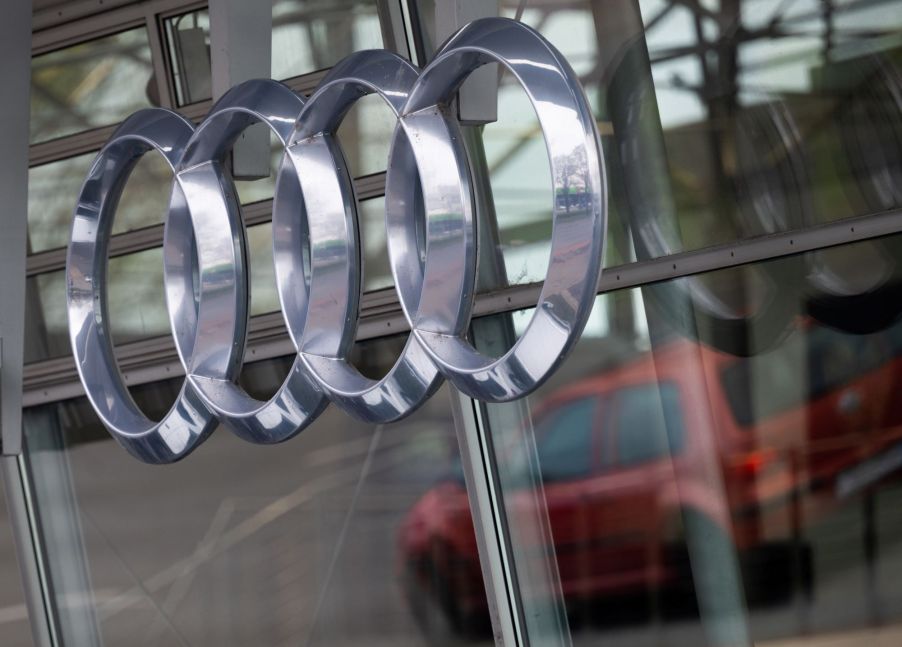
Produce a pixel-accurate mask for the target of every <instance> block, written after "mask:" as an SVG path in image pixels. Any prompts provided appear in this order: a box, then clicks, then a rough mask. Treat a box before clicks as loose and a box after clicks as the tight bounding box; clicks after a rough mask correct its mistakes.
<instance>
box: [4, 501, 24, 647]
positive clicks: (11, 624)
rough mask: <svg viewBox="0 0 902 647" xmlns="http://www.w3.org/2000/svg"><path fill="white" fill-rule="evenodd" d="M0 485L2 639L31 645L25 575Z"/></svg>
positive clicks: (11, 643)
mask: <svg viewBox="0 0 902 647" xmlns="http://www.w3.org/2000/svg"><path fill="white" fill-rule="evenodd" d="M2 490H3V487H2V485H0V609H2V610H3V615H2V617H0V618H2V619H0V626H2V631H3V640H4V641H5V642H7V643H8V644H10V645H31V644H32V636H31V624H30V623H29V621H28V609H27V608H26V606H25V600H24V596H23V592H22V579H21V577H20V576H19V567H18V564H17V563H16V546H15V544H14V543H13V529H12V525H11V523H10V518H9V514H8V510H7V506H6V497H5V496H3V491H2Z"/></svg>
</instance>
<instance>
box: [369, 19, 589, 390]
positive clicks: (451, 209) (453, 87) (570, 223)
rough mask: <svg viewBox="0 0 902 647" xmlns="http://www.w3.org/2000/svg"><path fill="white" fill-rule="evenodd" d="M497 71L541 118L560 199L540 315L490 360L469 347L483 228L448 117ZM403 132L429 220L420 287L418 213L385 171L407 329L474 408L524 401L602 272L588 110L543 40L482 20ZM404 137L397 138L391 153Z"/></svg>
mask: <svg viewBox="0 0 902 647" xmlns="http://www.w3.org/2000/svg"><path fill="white" fill-rule="evenodd" d="M494 62H497V63H500V64H502V65H504V66H505V67H506V68H507V69H508V70H510V71H511V73H513V75H514V76H515V77H516V78H517V80H518V81H519V82H520V84H521V85H522V86H523V88H524V90H525V91H526V94H527V95H528V97H529V100H530V101H531V103H532V105H533V108H534V109H535V111H536V114H537V116H538V119H539V124H540V126H541V128H542V131H543V134H544V137H545V143H546V146H547V149H548V157H549V162H550V166H551V172H552V181H553V187H554V196H555V199H554V204H553V205H552V209H551V215H552V234H551V258H550V261H549V266H548V273H547V275H546V278H545V283H544V285H543V287H542V292H541V294H540V296H539V301H538V304H537V307H536V310H535V312H534V314H533V315H532V318H531V319H530V321H529V323H528V324H527V326H526V329H525V331H524V332H523V335H522V336H521V337H520V339H518V340H517V341H516V342H515V343H514V345H513V347H512V348H511V349H510V350H509V351H508V352H507V353H505V354H504V355H503V356H502V357H500V358H498V359H494V358H489V357H486V356H484V355H482V354H481V353H480V352H479V351H477V350H476V349H475V348H474V347H473V346H472V345H471V344H470V343H469V342H468V341H467V340H466V339H465V335H466V332H467V328H468V326H469V320H470V313H471V310H472V301H473V292H474V281H475V276H476V226H475V218H474V212H473V211H474V208H473V197H472V190H471V187H470V184H471V183H470V177H469V165H468V162H467V155H466V150H465V149H464V147H463V141H462V137H461V136H460V132H459V125H458V123H457V120H456V119H454V118H453V117H452V116H451V111H450V110H449V103H450V102H451V100H452V99H453V97H454V94H455V92H456V91H457V88H458V87H459V86H460V84H461V83H463V81H464V80H465V79H466V78H467V76H468V75H469V74H470V73H471V72H473V70H475V69H476V68H478V67H480V66H482V65H485V64H486V63H494ZM400 122H401V126H402V128H403V135H406V138H407V141H408V142H409V143H410V146H411V148H412V149H413V155H414V157H415V159H416V164H417V167H418V168H419V171H420V182H421V187H422V191H423V203H424V206H425V218H426V222H425V232H426V250H427V253H426V256H425V259H424V261H423V279H422V281H421V282H419V281H417V280H413V281H412V280H411V278H410V276H409V275H407V274H406V273H407V268H409V267H412V266H416V259H415V258H413V257H412V256H413V250H412V249H411V245H410V244H409V237H410V235H411V232H414V231H416V230H417V225H418V223H417V222H416V218H417V214H416V212H415V211H414V210H412V209H410V208H406V209H399V208H398V206H399V205H401V204H403V198H400V197H399V194H401V193H403V191H404V186H403V185H404V181H405V179H404V178H403V177H401V176H400V174H399V172H398V169H396V168H393V167H389V170H388V179H387V180H386V212H387V213H386V220H387V223H388V227H389V231H388V241H389V255H390V258H391V261H392V271H393V273H394V276H395V285H396V286H397V289H398V294H399V297H400V299H401V305H402V307H403V309H404V313H405V315H406V316H407V320H408V322H409V323H410V326H411V330H412V331H413V334H414V335H416V337H417V339H418V340H419V341H420V342H421V343H422V344H423V346H424V347H425V348H426V350H427V352H428V353H429V356H430V357H431V358H432V360H433V362H435V364H436V365H437V366H438V369H439V371H441V373H442V375H443V376H444V377H445V378H446V379H447V380H448V381H449V382H451V383H452V384H454V386H456V387H457V388H458V389H460V390H461V391H463V392H464V393H466V394H467V395H469V396H470V397H473V398H477V399H479V400H482V401H484V402H505V401H509V400H513V399H516V398H520V397H523V396H525V395H528V394H529V393H531V392H532V391H534V390H535V389H536V388H538V387H539V386H540V385H541V384H542V383H543V382H544V381H545V379H547V378H548V376H549V375H550V374H551V373H552V372H553V371H554V370H555V369H556V368H557V367H558V366H559V365H560V363H561V362H562V361H563V359H564V358H565V357H566V355H567V353H568V352H569V351H570V350H571V349H572V347H573V345H574V344H575V343H576V341H577V339H578V337H579V334H580V333H581V332H582V330H583V327H584V326H585V323H586V320H587V319H588V317H589V313H590V312H591V309H592V305H593V303H594V296H595V292H596V289H597V285H598V278H599V275H600V273H601V263H602V256H603V252H604V243H605V234H606V229H607V187H606V185H605V175H604V163H603V159H602V151H601V143H600V139H599V136H598V130H597V127H596V124H595V117H594V116H593V114H592V110H591V108H590V106H589V102H588V99H587V98H586V95H585V93H584V92H583V89H582V87H581V86H580V84H579V82H578V81H577V80H576V75H575V73H574V72H573V70H572V69H571V68H570V65H569V64H568V63H567V61H566V60H565V59H564V57H563V55H562V54H560V52H558V51H557V50H555V49H554V47H552V46H551V45H550V44H549V43H548V42H547V41H546V40H545V39H544V38H542V37H541V36H540V35H539V34H538V33H536V32H535V31H533V30H532V29H530V28H529V27H527V26H525V25H523V24H522V23H518V22H514V21H510V20H502V19H488V20H479V21H476V22H473V23H470V24H469V25H467V26H466V27H464V28H463V29H461V30H460V31H458V32H457V33H456V34H455V35H454V36H453V37H452V38H451V39H450V40H448V42H447V43H446V44H445V45H444V47H443V48H442V50H441V51H440V52H439V53H438V54H437V56H436V57H435V59H434V60H433V61H432V62H431V63H430V64H429V66H428V67H427V68H426V69H425V70H423V73H422V74H421V75H420V78H419V79H417V82H416V83H415V84H414V87H413V89H412V90H411V92H410V98H409V99H408V101H407V105H406V106H405V107H404V110H403V114H402V116H401V120H400ZM401 136H402V133H401V132H400V131H399V130H396V131H395V144H394V145H393V147H394V148H397V147H398V145H399V144H398V142H397V140H398V138H399V137H401ZM571 195H574V196H576V197H575V199H571ZM571 203H574V204H572V206H573V209H571Z"/></svg>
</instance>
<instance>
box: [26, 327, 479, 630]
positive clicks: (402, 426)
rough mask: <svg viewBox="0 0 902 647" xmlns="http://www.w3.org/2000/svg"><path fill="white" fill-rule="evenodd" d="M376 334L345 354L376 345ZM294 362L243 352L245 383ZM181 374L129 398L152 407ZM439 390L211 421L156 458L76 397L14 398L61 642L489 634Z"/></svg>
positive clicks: (164, 400) (260, 387) (161, 407)
mask: <svg viewBox="0 0 902 647" xmlns="http://www.w3.org/2000/svg"><path fill="white" fill-rule="evenodd" d="M386 341H390V342H391V343H392V344H393V345H394V340H379V341H373V342H367V343H365V344H362V345H361V346H362V347H361V349H360V353H361V354H362V355H363V356H366V357H369V358H371V359H373V358H378V357H382V354H381V353H379V352H378V349H379V347H380V346H382V345H383V344H384V343H385V342H386ZM401 341H402V342H403V339H402V340H401ZM291 360H292V358H290V357H289V358H281V359H278V360H271V361H266V362H260V363H256V364H251V365H248V366H247V370H246V371H245V374H244V375H243V382H244V384H245V385H247V386H249V387H250V388H251V389H252V390H253V391H255V392H259V393H261V394H263V393H267V392H269V393H271V392H272V391H273V390H274V389H275V387H276V385H277V382H276V378H277V377H278V376H279V375H280V374H282V373H283V372H284V371H286V370H287V369H288V367H289V366H290V363H291ZM387 368H388V366H386V365H385V364H383V365H381V366H380V367H379V370H381V371H382V372H383V373H384V371H385V370H387ZM278 379H280V378H278ZM179 386H180V381H170V382H163V383H160V384H154V385H148V386H142V387H136V388H133V389H132V393H133V395H134V396H135V397H136V399H137V401H138V402H139V404H140V406H142V407H143V408H144V410H145V411H147V412H148V414H149V415H160V414H161V413H162V412H163V411H165V409H166V408H167V407H168V406H169V404H170V403H171V402H172V400H173V398H174V397H175V394H176V392H177V390H178V388H179ZM449 397H450V396H449V394H448V393H447V392H445V391H442V392H440V393H438V394H437V395H436V396H435V397H433V398H432V399H430V400H429V401H428V402H427V403H426V404H425V405H424V406H423V408H422V409H420V410H419V411H417V412H416V413H415V414H413V415H412V416H410V417H409V418H407V419H405V420H404V421H403V422H399V423H396V424H393V425H392V426H391V429H389V428H388V427H383V426H381V425H379V426H373V425H367V424H362V423H359V422H356V421H355V420H354V419H353V418H350V417H348V416H347V415H346V414H344V413H342V412H341V411H339V410H337V409H336V408H331V409H329V410H327V411H326V412H325V413H324V414H323V415H322V416H321V417H320V418H319V419H318V420H317V421H316V422H315V423H314V424H313V425H312V426H311V427H309V428H308V429H306V430H305V431H304V432H303V433H302V434H301V435H300V436H298V437H297V438H295V439H292V440H290V441H288V442H286V443H284V444H283V445H280V446H278V447H262V446H257V445H252V444H249V443H245V442H242V441H240V440H238V439H237V438H236V437H235V436H234V435H232V434H231V433H229V432H228V431H227V430H226V429H218V430H216V431H215V432H214V433H213V435H212V436H211V437H210V439H209V440H207V441H206V442H205V443H204V444H203V445H202V446H201V447H200V448H199V449H198V450H197V451H196V452H194V453H193V454H192V455H191V456H189V457H188V458H187V459H185V460H184V461H182V462H180V463H177V464H174V465H168V466H148V465H144V464H141V463H138V462H136V461H135V460H134V459H133V458H131V457H130V456H128V455H127V454H126V453H125V452H124V451H123V450H122V448H120V447H119V446H118V445H117V444H116V443H115V442H114V441H113V440H112V438H111V437H110V436H109V435H108V434H107V432H106V431H105V430H104V429H103V428H102V427H101V426H100V425H99V424H98V422H97V419H96V416H95V415H94V413H93V411H92V410H91V409H90V407H89V405H88V404H87V402H86V401H85V400H84V399H77V400H72V401H68V402H62V403H58V404H54V405H48V406H44V407H39V408H35V409H29V410H26V415H25V429H26V443H27V451H28V464H29V466H30V469H31V472H32V475H33V481H34V492H35V496H36V498H37V510H38V512H39V515H40V521H41V525H42V529H43V532H44V538H45V540H46V541H47V542H48V555H49V562H48V564H49V573H48V577H49V579H50V580H51V582H52V583H53V586H52V591H53V592H54V595H55V596H56V598H55V599H56V603H57V605H58V608H59V609H60V611H59V614H60V615H59V618H60V626H61V631H62V634H63V637H64V639H65V640H66V641H67V644H68V643H72V644H99V643H100V642H101V640H102V642H103V643H105V644H113V645H116V644H129V643H130V642H133V639H134V636H135V632H136V631H139V632H140V633H141V636H142V641H143V642H144V643H146V644H148V645H171V644H173V643H178V644H223V645H225V644H228V645H235V646H241V645H248V646H252V645H253V646H256V645H261V644H265V645H276V644H285V643H291V644H300V643H303V644H307V645H315V646H320V645H321V646H323V647H325V646H330V647H331V646H332V645H342V644H347V645H352V644H378V643H384V644H424V643H429V644H431V643H432V642H433V641H439V640H441V641H442V642H441V644H449V645H470V644H473V639H472V638H467V637H465V636H485V637H486V638H488V637H489V636H490V635H491V634H490V630H489V629H488V628H487V627H486V626H484V625H482V624H480V623H482V622H483V618H485V617H486V609H487V604H486V599H485V593H484V589H483V583H482V571H481V569H480V566H479V559H478V554H477V548H476V538H475V533H474V529H473V522H472V520H471V517H470V508H469V501H468V498H467V494H466V491H465V489H464V487H463V483H462V482H461V481H460V480H459V479H457V478H455V477H454V476H453V467H454V465H455V464H457V463H458V462H459V455H458V445H457V439H456V436H455V432H454V426H453V422H452V419H451V412H450V407H449V402H450V400H449ZM389 432H390V433H389ZM236 474H240V475H241V477H240V478H235V476H236ZM75 500H77V501H78V505H77V506H74V505H70V504H69V503H68V502H72V501H75ZM70 600H80V601H84V602H85V603H84V604H69V603H68V601H70ZM452 627H453V630H452V629H451V628H452ZM92 637H97V638H99V639H98V640H96V641H91V642H89V640H88V639H89V638H92Z"/></svg>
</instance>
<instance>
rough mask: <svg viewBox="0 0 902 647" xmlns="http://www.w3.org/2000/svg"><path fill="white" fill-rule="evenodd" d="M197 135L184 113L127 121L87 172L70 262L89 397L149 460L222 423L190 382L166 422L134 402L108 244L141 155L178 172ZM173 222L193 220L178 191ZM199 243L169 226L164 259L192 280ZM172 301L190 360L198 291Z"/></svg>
mask: <svg viewBox="0 0 902 647" xmlns="http://www.w3.org/2000/svg"><path fill="white" fill-rule="evenodd" d="M193 132H194V127H193V126H192V125H191V123H190V122H188V121H187V120H186V119H184V118H183V117H182V116H181V115H178V114H176V113H174V112H170V111H169V110H164V109H162V108H149V109H146V110H141V111H139V112H136V113H135V114H133V115H132V116H131V117H129V118H128V119H126V120H125V122H123V124H122V125H121V126H120V127H119V128H117V129H116V132H115V133H113V135H112V136H111V137H110V140H109V141H108V142H107V143H106V145H105V146H104V147H103V149H101V151H100V153H98V155H97V158H96V159H95V160H94V164H93V165H92V166H91V170H90V171H89V172H88V177H87V179H86V180H85V182H84V185H83V186H82V189H81V193H80V194H79V198H78V202H77V203H76V206H75V215H74V219H73V223H72V235H71V242H70V244H69V251H68V255H67V258H66V292H67V299H68V315H69V336H70V340H71V343H72V352H73V354H74V355H75V360H76V361H75V365H76V367H77V368H78V373H79V376H80V377H81V382H82V384H83V385H84V387H85V393H86V395H87V396H88V400H89V401H90V402H91V404H92V406H93V407H94V410H95V411H96V412H97V415H98V416H100V419H101V421H102V422H103V424H104V425H105V426H106V428H107V429H109V430H110V432H111V433H112V435H113V437H114V438H116V440H117V441H119V444H121V445H122V446H123V447H125V449H127V450H128V451H129V453H131V454H132V455H133V456H135V457H136V458H139V459H141V460H143V461H145V462H148V463H170V462H173V461H176V460H179V459H180V458H183V457H185V456H186V455H188V453H190V452H191V450H193V449H194V448H195V447H197V446H198V445H199V444H200V443H201V442H202V441H203V440H204V439H205V438H206V437H207V435H209V433H210V432H211V431H212V430H213V428H214V427H215V423H216V418H215V417H214V416H213V414H212V413H211V412H210V411H209V409H207V407H206V406H205V405H204V402H203V400H202V399H201V398H199V397H198V395H197V393H196V392H195V391H194V389H193V388H192V387H191V385H190V384H189V383H188V382H187V381H186V382H185V383H184V384H183V385H182V388H181V390H180V391H179V394H178V397H177V398H176V401H175V403H174V404H173V405H172V408H170V409H169V411H168V412H167V413H166V415H165V416H164V417H163V419H162V420H161V421H160V422H154V421H152V420H150V419H149V418H147V416H145V415H144V414H143V413H142V412H141V411H140V409H139V408H138V405H137V404H135V401H134V400H133V399H132V397H131V395H130V394H129V392H128V388H127V387H126V385H125V381H124V380H123V378H122V374H121V373H120V372H119V366H118V363H117V361H116V357H115V354H114V352H113V341H112V338H111V333H110V329H109V323H108V316H107V303H106V296H107V295H106V285H105V283H106V280H105V279H106V270H107V245H108V243H109V237H110V232H111V230H112V226H113V218H114V216H115V213H116V206H117V205H118V202H119V196H120V195H121V193H122V189H123V188H124V187H125V183H126V182H127V181H128V177H129V174H130V173H131V171H132V169H133V168H134V166H135V164H137V162H138V160H139V159H140V157H141V156H142V155H144V153H146V152H148V151H151V150H156V151H158V152H159V153H160V154H161V155H162V156H163V159H165V160H166V162H167V164H168V165H169V167H170V169H172V170H173V172H174V171H175V167H176V166H177V165H178V162H179V159H180V158H181V156H182V152H183V150H184V148H185V145H186V144H187V142H188V140H189V139H190V137H191V135H192V133H193ZM169 221H170V222H173V221H175V222H188V221H189V215H188V212H187V205H186V203H185V201H184V196H182V195H181V193H180V192H179V191H177V190H176V191H174V192H173V196H172V202H171V205H170V210H169ZM193 246H194V239H193V236H192V235H191V233H190V231H189V232H186V235H180V236H172V235H169V233H168V227H167V234H165V235H164V244H163V248H164V256H165V257H166V258H167V259H169V258H175V257H181V258H183V259H185V263H186V264H187V269H188V273H187V276H188V280H189V281H190V276H191V271H192V268H191V266H190V264H191V262H192V260H191V259H192V256H193V254H192V249H193ZM173 287H174V284H173ZM168 296H169V295H168V294H167V297H168ZM173 297H174V301H179V302H181V303H182V305H183V306H184V307H183V308H182V310H183V311H184V312H185V313H186V316H185V317H184V318H183V319H182V320H181V321H180V322H179V325H178V326H177V327H176V328H174V331H175V338H176V343H177V345H178V346H179V347H180V348H181V349H183V350H184V352H185V353H186V354H188V355H190V354H191V352H192V349H193V345H194V336H195V330H196V327H197V321H196V317H194V312H193V290H187V291H185V290H182V291H181V293H180V294H179V295H178V297H177V298H175V294H173ZM172 302H173V301H170V303H172Z"/></svg>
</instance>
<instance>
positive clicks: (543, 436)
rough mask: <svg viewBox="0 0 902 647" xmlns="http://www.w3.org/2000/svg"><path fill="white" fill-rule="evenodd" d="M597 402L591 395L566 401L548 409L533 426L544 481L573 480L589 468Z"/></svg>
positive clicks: (591, 458) (583, 475) (590, 466)
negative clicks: (559, 405) (558, 407)
mask: <svg viewBox="0 0 902 647" xmlns="http://www.w3.org/2000/svg"><path fill="white" fill-rule="evenodd" d="M596 402H597V401H596V400H595V399H594V398H585V399H583V400H578V401H576V402H572V403H569V404H566V405H564V406H563V408H561V409H559V410H558V411H552V412H550V413H549V414H548V415H547V417H546V418H545V419H544V420H542V421H541V422H540V423H539V424H538V425H537V426H536V436H537V449H538V453H539V462H540V463H541V465H542V479H543V480H544V481H546V482H553V481H566V480H572V479H577V478H580V477H585V476H587V475H588V474H589V473H590V472H591V470H592V467H593V465H592V462H593V457H594V451H593V446H592V445H593V438H594V436H595V430H596V426H595V424H594V422H595V420H594V419H595V412H596V410H597V407H596Z"/></svg>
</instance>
